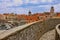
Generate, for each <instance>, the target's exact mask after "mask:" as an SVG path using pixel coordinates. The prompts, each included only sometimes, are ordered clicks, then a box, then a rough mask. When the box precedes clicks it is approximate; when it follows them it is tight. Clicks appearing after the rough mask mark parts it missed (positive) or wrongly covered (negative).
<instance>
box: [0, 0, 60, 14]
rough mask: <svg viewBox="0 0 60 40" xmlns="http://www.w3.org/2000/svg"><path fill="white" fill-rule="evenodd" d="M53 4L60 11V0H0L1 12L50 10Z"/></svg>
mask: <svg viewBox="0 0 60 40" xmlns="http://www.w3.org/2000/svg"><path fill="white" fill-rule="evenodd" d="M51 6H53V7H54V9H55V12H60V0H0V13H17V14H28V11H29V10H30V11H31V12H32V13H40V12H49V11H50V8H51Z"/></svg>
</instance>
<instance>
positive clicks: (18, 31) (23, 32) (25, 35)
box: [0, 19, 60, 40]
mask: <svg viewBox="0 0 60 40" xmlns="http://www.w3.org/2000/svg"><path fill="white" fill-rule="evenodd" d="M59 23H60V19H49V20H45V21H37V22H33V23H30V24H26V25H23V26H19V27H17V28H13V29H11V30H8V31H6V32H5V33H3V34H1V35H0V40H39V39H40V37H41V36H42V35H43V34H44V33H46V32H48V31H50V30H52V29H54V28H55V26H56V25H57V24H59Z"/></svg>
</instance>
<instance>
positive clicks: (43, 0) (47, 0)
mask: <svg viewBox="0 0 60 40" xmlns="http://www.w3.org/2000/svg"><path fill="white" fill-rule="evenodd" d="M52 1H53V0H41V2H52Z"/></svg>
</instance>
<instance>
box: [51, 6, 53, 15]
mask: <svg viewBox="0 0 60 40" xmlns="http://www.w3.org/2000/svg"><path fill="white" fill-rule="evenodd" d="M50 13H51V15H53V14H54V7H53V6H52V7H51V9H50Z"/></svg>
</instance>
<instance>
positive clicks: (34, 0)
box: [30, 0, 39, 4]
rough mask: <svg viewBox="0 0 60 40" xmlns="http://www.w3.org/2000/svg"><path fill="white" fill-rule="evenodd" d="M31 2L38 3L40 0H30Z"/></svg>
mask: <svg viewBox="0 0 60 40" xmlns="http://www.w3.org/2000/svg"><path fill="white" fill-rule="evenodd" d="M30 3H33V4H37V3H39V1H38V0H30Z"/></svg>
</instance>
